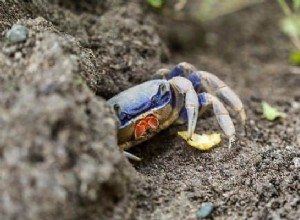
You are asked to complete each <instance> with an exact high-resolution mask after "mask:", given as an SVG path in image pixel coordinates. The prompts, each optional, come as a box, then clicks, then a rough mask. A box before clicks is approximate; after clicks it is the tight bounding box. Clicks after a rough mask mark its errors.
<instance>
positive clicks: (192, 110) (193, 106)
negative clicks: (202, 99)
mask: <svg viewBox="0 0 300 220" xmlns="http://www.w3.org/2000/svg"><path fill="white" fill-rule="evenodd" d="M185 109H186V112H187V120H188V130H187V137H188V139H189V140H190V139H191V138H192V135H193V133H194V131H195V129H196V124H197V119H198V111H199V102H198V95H197V93H196V92H195V91H194V90H189V91H188V92H187V93H186V96H185Z"/></svg>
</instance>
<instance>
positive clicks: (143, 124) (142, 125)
mask: <svg viewBox="0 0 300 220" xmlns="http://www.w3.org/2000/svg"><path fill="white" fill-rule="evenodd" d="M158 126H159V122H158V119H157V118H156V117H155V116H153V115H150V116H147V117H146V118H144V119H141V120H140V121H139V122H138V123H137V124H136V126H135V130H134V137H135V139H137V138H140V137H143V136H144V135H145V134H146V132H147V131H148V130H149V129H157V128H158Z"/></svg>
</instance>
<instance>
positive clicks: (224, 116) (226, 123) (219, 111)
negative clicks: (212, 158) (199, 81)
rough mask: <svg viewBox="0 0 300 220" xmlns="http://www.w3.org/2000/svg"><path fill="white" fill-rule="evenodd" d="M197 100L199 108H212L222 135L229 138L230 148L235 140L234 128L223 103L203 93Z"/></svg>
mask: <svg viewBox="0 0 300 220" xmlns="http://www.w3.org/2000/svg"><path fill="white" fill-rule="evenodd" d="M198 100H199V104H200V108H207V107H209V106H212V108H213V111H214V114H215V116H216V119H217V121H218V124H219V126H220V127H221V129H222V130H223V132H224V134H225V135H226V136H227V137H228V138H229V146H231V143H232V142H233V141H234V140H235V128H234V125H233V122H232V120H231V118H230V115H229V113H228V111H227V109H226V108H225V107H224V105H223V103H222V102H221V101H220V100H219V99H218V98H217V97H215V96H213V95H211V94H208V93H205V92H203V93H200V94H199V95H198Z"/></svg>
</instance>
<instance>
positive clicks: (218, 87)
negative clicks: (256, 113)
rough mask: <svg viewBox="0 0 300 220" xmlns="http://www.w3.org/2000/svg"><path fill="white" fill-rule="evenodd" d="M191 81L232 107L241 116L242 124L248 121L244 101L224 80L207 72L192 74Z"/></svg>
mask: <svg viewBox="0 0 300 220" xmlns="http://www.w3.org/2000/svg"><path fill="white" fill-rule="evenodd" d="M188 78H189V80H191V81H192V83H193V85H194V86H196V85H198V84H200V85H201V88H203V89H204V90H205V91H207V92H208V93H211V94H215V95H216V96H217V97H218V98H219V99H220V100H221V101H222V102H224V103H225V104H226V105H228V106H230V108H231V109H233V111H234V112H237V113H238V114H239V117H240V120H241V122H242V124H244V123H245V121H246V113H245V109H244V106H243V104H242V101H241V100H240V98H239V97H238V96H237V94H235V92H233V91H232V89H230V88H229V87H228V86H227V85H226V84H225V83H224V82H223V81H222V80H220V79H219V78H218V77H217V76H215V75H213V74H211V73H209V72H205V71H197V72H192V73H191V74H190V75H189V76H188Z"/></svg>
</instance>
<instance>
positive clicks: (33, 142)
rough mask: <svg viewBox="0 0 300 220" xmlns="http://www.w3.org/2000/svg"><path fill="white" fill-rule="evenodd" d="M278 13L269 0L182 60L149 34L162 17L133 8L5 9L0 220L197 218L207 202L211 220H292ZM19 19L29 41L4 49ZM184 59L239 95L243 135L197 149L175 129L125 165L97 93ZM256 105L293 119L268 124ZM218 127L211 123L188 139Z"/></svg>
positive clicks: (298, 96)
mask: <svg viewBox="0 0 300 220" xmlns="http://www.w3.org/2000/svg"><path fill="white" fill-rule="evenodd" d="M141 5H143V6H142V7H141ZM280 17H281V11H280V9H279V8H278V6H277V4H276V2H275V1H266V2H265V3H262V4H258V5H255V6H253V7H251V8H248V9H245V10H242V11H239V12H237V13H234V14H231V15H228V16H223V17H220V18H218V19H217V20H214V21H211V22H209V23H207V24H205V25H204V26H203V27H201V28H200V29H201V31H202V30H205V33H206V38H205V39H206V40H205V42H203V43H201V44H199V42H196V41H197V38H196V37H194V36H192V37H191V40H190V41H189V42H190V44H195V45H202V47H201V48H199V47H196V46H195V48H193V47H191V45H188V46H187V47H185V46H184V45H181V46H180V47H176V49H178V48H181V49H182V50H181V51H176V50H175V48H168V49H167V48H166V47H165V44H164V43H163V41H162V40H161V38H160V37H159V35H158V33H157V31H156V30H155V28H154V27H155V26H156V23H159V22H158V21H159V20H160V19H161V17H160V16H158V15H154V14H152V13H151V12H149V10H147V9H146V8H144V4H140V3H139V2H138V1H137V2H135V1H130V2H127V1H122V0H114V1H101V3H100V1H99V2H98V1H92V0H89V1H77V3H73V1H59V0H56V1H54V0H53V1H46V0H33V1H24V2H20V3H19V2H18V3H16V1H9V0H6V1H5V3H1V2H0V32H3V35H2V36H1V38H0V48H1V50H0V127H1V132H0V170H1V171H0V172H1V180H0V181H1V184H0V218H1V219H54V218H57V219H83V218H84V219H196V213H197V210H198V209H199V207H200V206H201V204H202V203H204V202H211V203H212V204H213V206H214V210H213V212H212V214H211V217H210V218H213V219H299V218H300V178H299V169H300V168H299V165H298V164H297V161H299V160H300V119H299V115H300V87H299V85H300V75H299V74H298V75H297V74H293V73H291V71H290V65H289V64H288V63H287V57H288V54H289V51H290V50H291V49H292V46H291V44H290V42H289V40H288V39H287V38H286V37H284V36H283V35H282V34H281V33H280V31H279V29H278V22H279V19H280ZM14 23H21V24H24V25H26V26H27V27H28V29H29V37H28V40H27V41H26V42H25V43H21V44H17V45H15V44H11V43H9V42H8V41H7V40H6V39H5V33H6V32H7V30H8V29H9V28H10V27H11V26H12V25H13V24H14ZM173 26H176V25H173ZM160 29H161V27H160ZM201 31H200V32H201ZM195 33H196V34H199V30H198V29H197V31H196V32H195ZM201 39H204V38H203V37H201ZM195 40H196V41H195ZM184 42H186V39H185V41H184ZM203 45H204V46H203ZM184 48H187V50H185V49H184ZM169 51H172V52H169ZM167 60H168V64H166V63H164V62H166V61H167ZM182 61H187V62H190V63H192V64H194V65H195V66H196V67H198V68H199V69H202V70H206V71H209V72H212V73H215V74H216V75H218V76H219V77H220V78H221V79H223V80H224V81H225V82H227V83H228V84H229V85H230V87H231V88H233V89H234V91H236V93H237V94H239V96H240V97H241V99H242V100H243V103H244V104H245V107H246V111H247V114H248V120H247V124H246V129H245V132H241V133H240V135H239V138H238V141H237V142H236V144H235V145H234V146H233V147H232V148H228V147H227V142H226V139H225V138H224V139H223V140H224V141H223V142H222V144H221V145H220V146H218V147H216V148H214V149H213V150H211V151H209V152H200V151H198V150H196V149H193V148H191V147H189V146H187V144H186V143H185V142H184V141H182V140H181V139H180V138H179V137H178V136H177V135H176V133H177V131H178V130H184V129H186V126H184V125H183V126H173V127H171V128H170V129H167V130H165V131H163V132H162V133H160V134H159V135H158V136H156V137H154V138H153V139H151V140H149V141H147V142H146V143H144V144H141V145H140V146H137V147H134V148H133V149H132V150H131V152H133V153H134V154H136V155H137V156H140V157H142V158H143V160H142V162H140V163H135V162H132V163H128V161H127V160H125V159H124V158H123V157H122V153H121V152H120V151H119V150H118V147H117V145H116V143H117V140H116V125H115V124H114V123H113V121H112V117H110V112H109V110H108V109H107V108H106V107H105V101H103V99H102V98H99V96H101V97H104V98H109V97H111V96H112V95H114V94H117V93H118V92H120V91H122V90H124V89H126V88H129V87H130V86H132V85H134V84H138V83H140V82H142V81H144V80H146V79H147V78H149V77H150V76H151V74H152V73H153V72H155V70H156V69H158V68H161V67H171V66H172V65H175V64H176V63H178V62H182ZM261 100H265V101H267V102H269V103H271V104H272V105H274V106H276V107H277V108H278V109H279V110H280V111H283V112H285V113H286V114H287V117H286V118H285V119H282V120H277V121H275V122H269V121H267V120H265V119H264V118H263V117H262V112H261ZM214 131H219V128H218V125H217V123H216V121H215V119H214V117H213V116H212V115H211V114H206V116H205V117H203V118H201V119H200V120H199V123H198V125H197V129H196V132H197V133H210V132H214ZM131 164H132V165H133V166H131Z"/></svg>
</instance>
